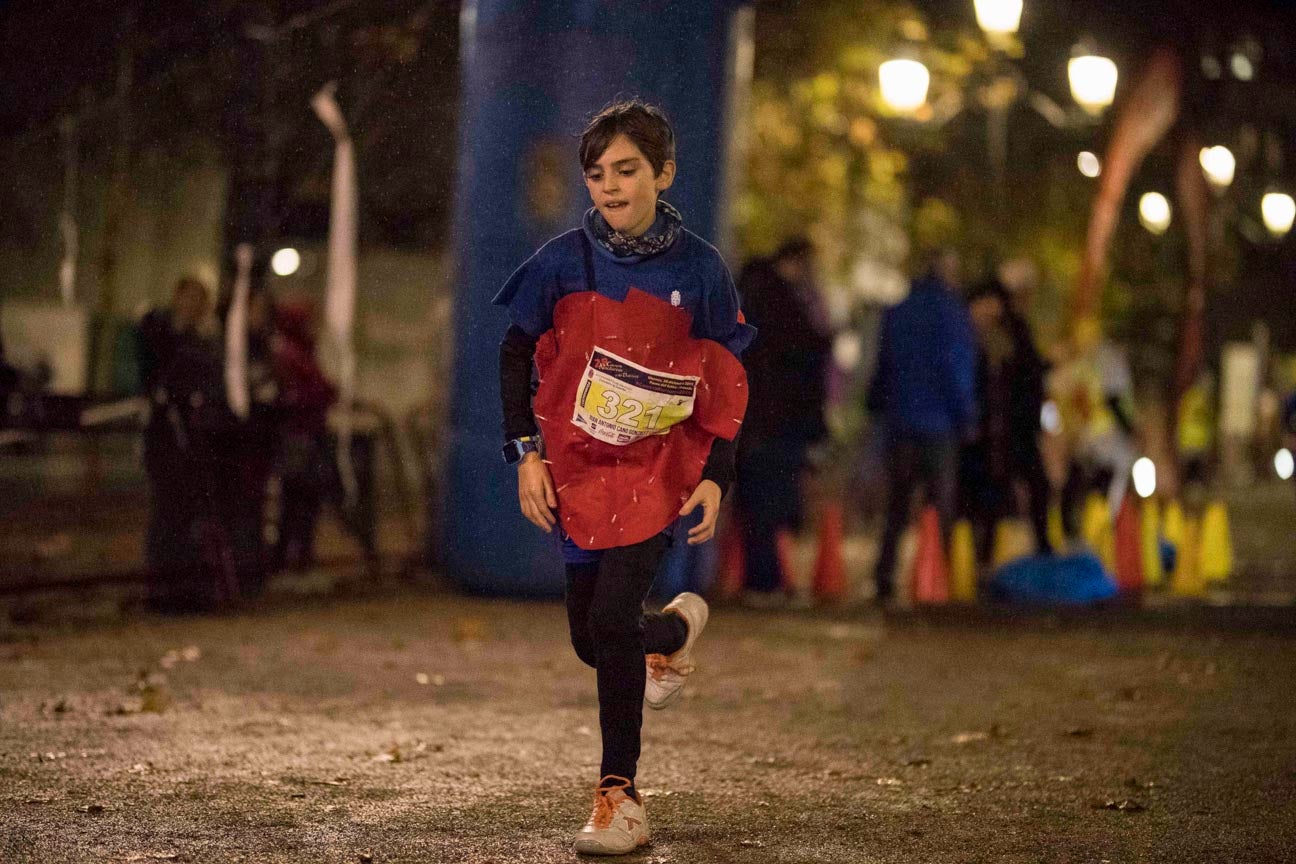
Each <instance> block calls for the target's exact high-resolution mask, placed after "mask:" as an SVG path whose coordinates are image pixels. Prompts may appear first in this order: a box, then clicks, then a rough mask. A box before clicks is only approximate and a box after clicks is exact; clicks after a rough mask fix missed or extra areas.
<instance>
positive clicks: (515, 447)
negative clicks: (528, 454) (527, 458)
mask: <svg viewBox="0 0 1296 864" xmlns="http://www.w3.org/2000/svg"><path fill="white" fill-rule="evenodd" d="M521 450H522V448H521V446H520V445H519V444H518V442H517V441H510V442H508V443H507V444H505V445H504V450H503V453H504V461H505V462H507V463H508V464H510V465H514V464H516V463H518V462H520V461H521V460H522V453H521Z"/></svg>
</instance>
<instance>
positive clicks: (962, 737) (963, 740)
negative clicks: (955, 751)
mask: <svg viewBox="0 0 1296 864" xmlns="http://www.w3.org/2000/svg"><path fill="white" fill-rule="evenodd" d="M989 738H990V733H989V732H960V733H959V734H957V735H955V736H954V737H953V738H951V739H950V741H952V742H954V743H955V744H971V743H972V742H973V741H985V740H988V739H989Z"/></svg>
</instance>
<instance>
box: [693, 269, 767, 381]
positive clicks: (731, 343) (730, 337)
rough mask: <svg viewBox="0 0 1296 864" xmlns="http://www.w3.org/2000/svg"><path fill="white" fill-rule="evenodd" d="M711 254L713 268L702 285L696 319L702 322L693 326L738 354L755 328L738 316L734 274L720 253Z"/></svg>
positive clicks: (730, 351) (707, 337) (750, 339)
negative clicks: (700, 300) (699, 313)
mask: <svg viewBox="0 0 1296 864" xmlns="http://www.w3.org/2000/svg"><path fill="white" fill-rule="evenodd" d="M714 255H715V260H714V262H713V266H712V270H711V272H710V273H709V274H708V276H707V280H706V285H705V287H704V288H703V295H702V315H701V319H702V320H701V321H700V322H698V323H699V324H700V325H701V326H699V327H697V328H696V329H697V335H698V336H700V337H701V338H703V339H713V340H715V341H716V342H719V343H720V344H721V345H723V346H725V348H727V349H728V350H729V353H731V354H733V355H734V356H735V357H739V358H741V357H742V354H743V352H744V351H746V350H747V348H748V346H750V345H751V343H752V340H753V339H755V338H756V328H755V327H753V326H751V325H750V324H747V323H745V322H742V321H739V320H738V314H739V311H740V309H739V304H738V289H737V288H735V287H734V281H733V276H732V275H730V273H729V268H728V267H726V266H725V263H724V259H722V258H721V257H720V253H718V252H716V253H714Z"/></svg>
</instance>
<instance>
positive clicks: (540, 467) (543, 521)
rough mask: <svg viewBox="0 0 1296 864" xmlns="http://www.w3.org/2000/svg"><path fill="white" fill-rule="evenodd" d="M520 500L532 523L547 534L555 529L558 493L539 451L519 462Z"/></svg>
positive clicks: (527, 455)
mask: <svg viewBox="0 0 1296 864" xmlns="http://www.w3.org/2000/svg"><path fill="white" fill-rule="evenodd" d="M518 502H519V503H520V504H521V505H522V515H523V516H525V517H526V518H527V519H528V520H530V522H531V524H533V525H535V526H536V527H538V528H541V529H543V530H544V532H545V533H546V534H547V533H549V532H551V531H553V526H554V523H555V522H557V518H556V517H555V516H554V510H555V509H557V507H558V495H557V494H556V493H555V492H554V485H553V478H552V477H550V476H549V466H548V465H546V464H545V463H544V460H543V459H541V458H540V454H539V453H528V454H526V455H525V456H523V457H522V461H521V462H519V463H518Z"/></svg>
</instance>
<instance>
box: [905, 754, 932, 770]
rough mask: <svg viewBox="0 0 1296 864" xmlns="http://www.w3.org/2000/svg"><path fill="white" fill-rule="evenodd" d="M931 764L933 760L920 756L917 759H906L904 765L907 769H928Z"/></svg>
mask: <svg viewBox="0 0 1296 864" xmlns="http://www.w3.org/2000/svg"><path fill="white" fill-rule="evenodd" d="M930 764H931V760H930V759H925V758H923V757H922V756H919V757H918V758H917V759H906V760H905V763H904V765H905V767H906V768H926V767H927V766H928V765H930Z"/></svg>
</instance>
